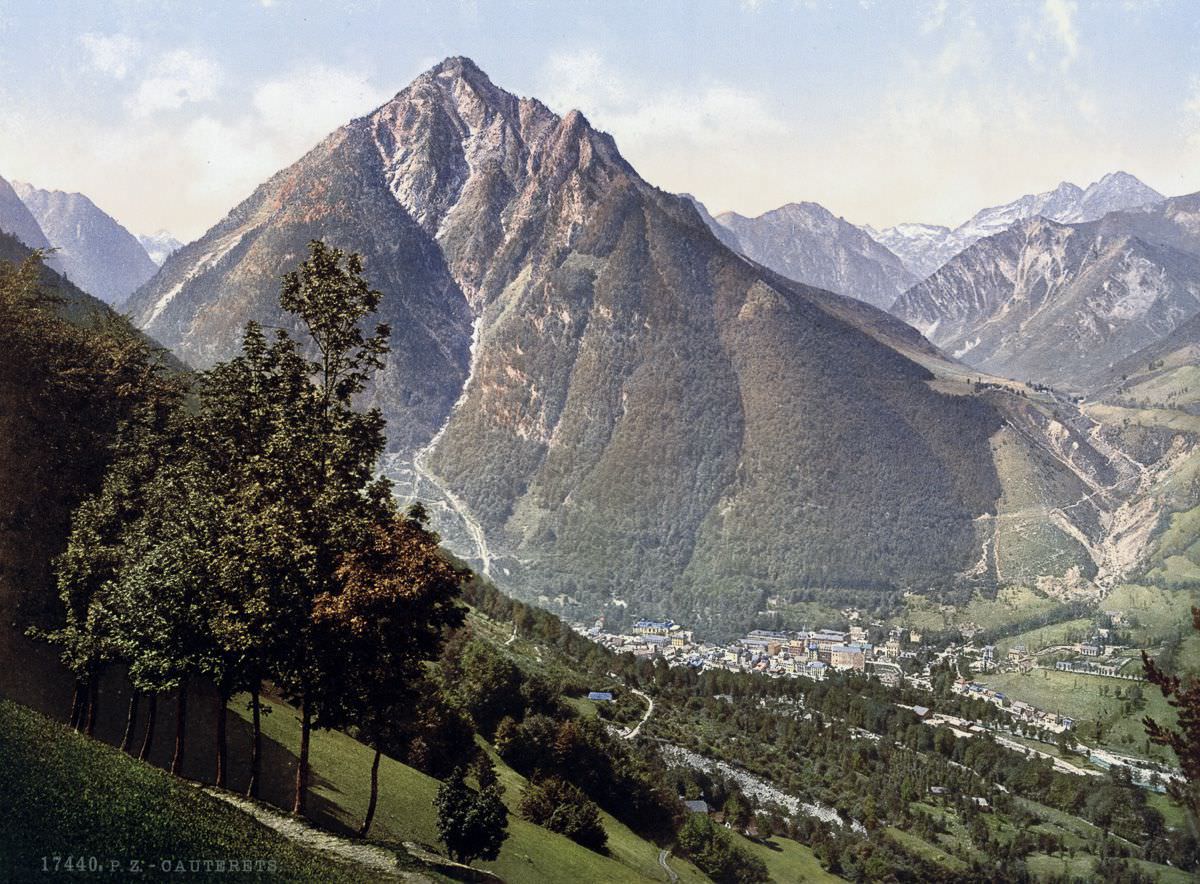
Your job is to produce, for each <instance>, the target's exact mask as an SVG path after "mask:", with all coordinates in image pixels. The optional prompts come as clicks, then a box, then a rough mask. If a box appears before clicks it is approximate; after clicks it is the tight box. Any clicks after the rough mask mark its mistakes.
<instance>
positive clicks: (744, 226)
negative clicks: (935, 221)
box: [702, 203, 917, 309]
mask: <svg viewBox="0 0 1200 884" xmlns="http://www.w3.org/2000/svg"><path fill="white" fill-rule="evenodd" d="M705 216H708V213H707V212H703V213H702V217H705ZM713 220H715V221H716V222H717V224H718V225H719V227H718V226H713V224H712V221H713ZM706 221H707V222H708V223H709V226H710V227H711V228H712V229H713V230H714V232H716V234H717V236H718V238H719V239H721V240H722V242H725V244H726V245H729V246H730V247H731V248H735V249H737V250H738V251H741V252H742V253H743V254H745V255H746V257H748V258H750V259H752V260H754V261H757V262H758V263H760V264H762V265H764V266H766V267H769V268H771V269H772V270H774V271H776V272H777V273H781V274H783V275H784V276H786V277H788V278H789V279H794V280H796V281H797V282H802V283H805V284H806V285H811V286H816V287H817V288H823V289H828V290H829V291H833V292H838V293H839V294H843V295H849V296H850V297H852V298H858V299H859V300H861V301H866V302H867V303H868V304H873V305H874V306H876V307H881V308H885V309H886V308H887V307H888V306H890V305H891V303H892V301H894V300H895V299H896V296H897V295H899V294H900V293H901V292H902V291H904V290H905V289H906V288H908V287H909V286H910V285H912V284H913V283H914V282H916V281H917V280H916V277H915V276H913V274H912V273H910V272H909V271H908V270H907V269H906V268H905V267H904V265H903V263H902V262H901V261H900V259H899V258H897V257H896V256H895V255H893V254H892V253H891V252H890V251H888V249H887V248H886V247H884V246H881V245H880V244H879V243H878V242H876V241H875V240H874V239H872V238H871V235H870V234H869V233H867V232H866V231H864V230H862V229H861V228H859V227H855V226H854V225H853V224H851V223H849V222H848V221H845V220H844V219H842V218H838V217H836V216H835V215H834V214H833V213H832V212H830V211H829V210H828V209H826V208H824V207H823V206H820V205H818V204H816V203H788V204H787V205H786V206H780V207H779V208H778V209H773V210H772V211H770V212H765V213H763V214H762V215H759V216H758V217H756V218H746V217H744V216H742V215H739V214H737V213H736V212H723V213H722V214H720V215H718V216H717V217H716V218H715V219H711V216H708V217H706ZM729 234H732V241H731V240H730V238H729Z"/></svg>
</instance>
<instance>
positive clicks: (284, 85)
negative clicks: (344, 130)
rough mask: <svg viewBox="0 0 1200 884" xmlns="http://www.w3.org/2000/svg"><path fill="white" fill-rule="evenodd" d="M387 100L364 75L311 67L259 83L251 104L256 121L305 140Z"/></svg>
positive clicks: (335, 69)
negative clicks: (258, 120)
mask: <svg viewBox="0 0 1200 884" xmlns="http://www.w3.org/2000/svg"><path fill="white" fill-rule="evenodd" d="M390 97H391V94H390V93H389V92H388V91H386V90H384V89H381V88H380V87H379V86H377V85H375V84H374V83H372V82H371V80H370V78H369V77H367V76H366V75H365V74H361V73H358V72H355V71H348V70H342V69H339V68H333V67H330V66H329V65H325V64H315V65H311V66H308V67H302V68H296V69H294V70H292V71H291V72H289V73H288V74H285V75H284V76H282V77H279V78H276V79H273V80H268V81H266V82H265V83H262V84H260V85H259V86H258V87H257V88H256V89H255V90H254V98H253V105H254V109H255V110H256V111H257V112H258V117H259V119H260V120H261V121H262V122H263V123H264V124H265V125H266V126H267V127H268V128H270V129H271V130H273V131H274V132H277V133H290V132H301V133H303V137H304V138H305V139H306V140H308V139H311V138H312V137H313V136H316V135H319V134H325V133H326V132H329V131H330V130H332V129H335V128H336V127H338V126H340V125H342V124H343V123H345V122H346V121H347V120H349V119H350V118H351V117H352V116H355V115H361V114H363V113H365V112H366V111H368V110H371V109H373V108H375V107H378V106H379V105H380V104H382V103H383V102H384V101H386V100H387V99H388V98H390Z"/></svg>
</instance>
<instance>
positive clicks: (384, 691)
mask: <svg viewBox="0 0 1200 884" xmlns="http://www.w3.org/2000/svg"><path fill="white" fill-rule="evenodd" d="M428 518H429V517H428V514H427V513H426V512H425V510H424V508H422V507H419V506H415V507H412V508H410V509H409V512H408V514H407V515H406V516H403V517H393V518H391V519H389V521H388V523H387V524H385V525H380V526H378V527H377V528H376V529H375V531H374V532H372V535H371V537H370V539H369V541H368V543H367V544H366V545H365V546H363V547H361V548H359V549H355V550H351V551H350V552H349V553H348V554H346V556H344V558H343V560H342V563H341V565H340V567H339V568H338V571H337V576H338V580H339V586H338V588H337V591H336V592H333V593H325V594H322V595H320V596H318V597H317V598H316V600H315V602H314V617H315V619H316V622H317V625H318V627H323V628H326V629H328V630H329V631H330V632H331V636H330V643H331V644H337V645H339V646H340V647H341V649H342V653H343V658H342V660H341V661H340V664H341V665H340V667H339V668H338V671H337V672H336V673H334V674H332V675H331V679H340V684H339V685H338V688H337V690H335V691H333V692H332V694H331V698H330V699H329V700H327V701H326V703H325V717H324V720H325V722H326V723H327V724H329V723H335V722H336V723H338V724H348V723H354V724H357V725H358V727H359V729H360V732H361V734H362V735H363V736H364V737H365V741H366V742H367V743H368V745H370V746H372V747H373V748H374V749H375V757H374V760H373V761H372V765H371V798H370V801H369V803H368V804H367V813H366V817H365V819H364V821H363V825H362V828H361V829H360V831H359V836H360V837H364V838H365V837H366V835H367V832H368V831H369V830H370V828H371V820H372V819H373V817H374V815H375V806H376V802H377V800H378V796H379V760H380V755H381V754H382V751H383V744H384V742H385V740H387V739H388V737H389V735H390V734H392V733H394V723H395V722H397V721H399V720H402V719H404V718H405V717H407V716H406V711H407V710H408V709H411V708H412V707H413V705H415V701H416V695H415V688H416V687H417V685H418V683H419V681H420V676H421V673H422V664H423V663H424V662H426V661H428V660H432V659H435V658H436V657H437V654H438V651H439V649H440V648H441V645H442V642H443V638H444V636H445V634H446V630H447V629H450V628H452V627H456V626H460V625H461V624H462V622H463V608H462V607H460V606H459V605H458V604H457V602H456V600H457V598H458V595H459V592H460V588H461V585H462V581H463V578H464V576H465V575H466V573H467V572H465V571H463V570H461V569H459V568H457V567H455V566H454V565H452V564H451V563H450V562H449V561H448V560H447V559H446V558H445V557H444V556H443V555H442V554H441V550H440V549H439V548H438V538H437V535H435V534H433V533H431V532H430V531H429V530H428V529H427V528H426V522H427V521H428ZM333 697H336V698H337V699H336V703H338V704H340V705H338V706H335V700H334V699H333Z"/></svg>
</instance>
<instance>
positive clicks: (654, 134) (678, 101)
mask: <svg viewBox="0 0 1200 884" xmlns="http://www.w3.org/2000/svg"><path fill="white" fill-rule="evenodd" d="M538 79H539V89H538V95H539V96H540V97H541V98H542V100H544V101H545V102H546V103H547V104H548V105H549V106H550V107H552V108H554V109H555V110H556V111H559V112H560V113H565V112H566V111H568V110H571V109H579V110H582V111H583V113H584V115H585V116H587V117H588V119H589V120H591V121H592V123H594V124H595V125H596V126H598V127H599V128H601V129H605V130H607V131H609V132H611V133H612V134H613V135H615V136H616V137H617V138H618V140H619V142H620V144H621V147H622V149H628V150H629V151H631V152H634V153H636V152H638V151H639V150H641V149H642V148H646V147H648V146H651V145H661V146H662V147H664V148H667V149H680V150H686V149H687V148H688V147H689V146H693V147H694V146H707V147H717V146H725V147H731V146H736V145H741V144H748V143H750V142H752V141H753V140H754V139H755V138H759V137H762V136H778V135H782V134H783V133H784V132H785V131H786V127H785V126H784V125H783V123H782V122H781V121H780V120H779V119H778V118H777V116H776V115H775V114H774V113H773V112H772V110H771V109H770V107H768V104H767V102H766V100H765V99H764V98H763V97H762V96H760V95H758V94H756V93H754V92H751V91H748V90H745V89H739V88H737V87H734V86H731V85H729V84H727V83H722V82H718V81H712V82H709V83H706V84H702V85H701V86H700V87H699V88H697V89H696V90H684V89H680V88H678V87H670V86H661V85H658V84H653V85H652V84H646V83H639V82H636V81H634V80H632V79H630V78H628V77H627V76H625V75H624V74H623V73H622V72H621V71H620V70H618V69H617V68H616V67H615V66H613V65H611V64H609V63H608V62H607V61H606V60H605V59H604V58H603V56H601V55H600V54H599V53H597V52H595V51H592V50H586V51H582V52H560V53H555V54H554V55H552V56H551V57H550V59H549V60H548V61H547V63H546V65H545V66H544V67H543V69H542V72H541V75H540V76H539V78H538Z"/></svg>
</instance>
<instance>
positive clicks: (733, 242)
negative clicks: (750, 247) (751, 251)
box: [679, 193, 743, 252]
mask: <svg viewBox="0 0 1200 884" xmlns="http://www.w3.org/2000/svg"><path fill="white" fill-rule="evenodd" d="M679 196H681V197H683V198H684V199H685V200H687V201H688V202H689V203H691V204H692V208H694V209H695V210H696V211H697V212H698V213H699V215H700V219H701V220H702V221H703V222H704V223H705V225H706V226H707V227H708V229H709V230H711V231H712V232H713V233H714V234H716V237H717V239H719V240H720V241H721V242H723V243H725V245H727V246H729V248H731V249H733V250H734V251H735V252H742V251H743V249H742V244H741V243H740V242H738V238H737V234H735V233H734V232H733V231H732V230H730V229H729V228H728V227H726V226H725V225H723V224H721V223H720V222H719V221H717V219H716V218H714V217H713V216H712V214H711V213H710V212H709V211H708V207H707V206H705V205H704V203H702V202H700V200H698V199H696V198H695V197H694V196H692V195H691V194H690V193H681V194H679Z"/></svg>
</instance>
